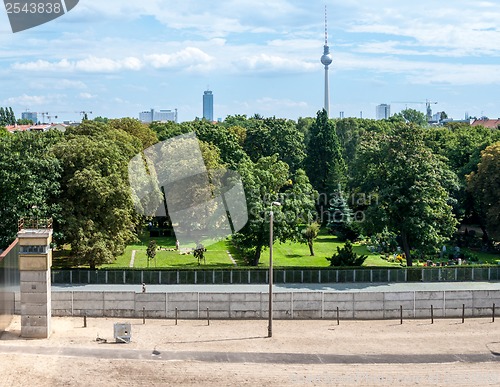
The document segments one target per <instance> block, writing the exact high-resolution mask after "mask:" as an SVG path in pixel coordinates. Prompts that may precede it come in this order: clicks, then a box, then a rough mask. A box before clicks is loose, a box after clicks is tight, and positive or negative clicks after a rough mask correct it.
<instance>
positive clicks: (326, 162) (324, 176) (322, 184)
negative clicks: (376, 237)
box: [305, 110, 347, 205]
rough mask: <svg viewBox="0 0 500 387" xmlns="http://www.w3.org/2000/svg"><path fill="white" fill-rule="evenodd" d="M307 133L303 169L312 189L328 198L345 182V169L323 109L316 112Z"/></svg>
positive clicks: (332, 129)
mask: <svg viewBox="0 0 500 387" xmlns="http://www.w3.org/2000/svg"><path fill="white" fill-rule="evenodd" d="M309 134H310V140H309V143H308V146H307V157H306V160H305V170H306V172H307V176H309V179H310V181H311V184H312V186H313V187H314V189H315V190H317V191H318V192H319V194H320V195H321V197H324V198H328V197H329V196H330V195H332V194H333V193H334V192H335V191H336V190H337V188H338V186H339V184H341V185H342V184H344V183H345V181H346V172H347V170H346V165H345V162H344V159H343V157H342V151H341V149H340V143H339V139H338V137H337V134H336V132H335V127H334V125H333V123H332V121H331V120H329V119H328V115H327V113H326V111H325V110H322V111H319V112H318V115H317V117H316V121H315V122H314V124H313V125H312V127H311V129H310V131H309ZM319 204H323V205H326V204H327V203H326V202H324V203H319Z"/></svg>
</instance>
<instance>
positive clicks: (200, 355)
mask: <svg viewBox="0 0 500 387" xmlns="http://www.w3.org/2000/svg"><path fill="white" fill-rule="evenodd" d="M124 345H126V344H116V343H109V344H99V348H68V347H60V348H54V347H27V346H14V345H12V346H4V345H1V346H0V353H4V354H12V353H21V354H23V355H25V354H33V355H38V356H40V355H47V356H71V357H92V358H97V359H122V360H123V359H125V360H163V361H173V360H177V361H200V362H207V363H257V364H444V363H457V362H460V363H485V362H499V361H500V356H499V354H497V353H479V354H478V353H475V354H435V355H433V354H426V355H411V354H409V355H401V354H398V355H391V354H381V355H335V354H309V353H265V352H264V353H261V352H199V351H196V352H177V351H163V352H162V351H158V350H156V349H153V350H152V351H145V350H137V349H126V348H123V346H124ZM110 347H115V348H110Z"/></svg>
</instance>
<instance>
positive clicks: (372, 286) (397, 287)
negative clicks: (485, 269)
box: [52, 282, 500, 293]
mask: <svg viewBox="0 0 500 387" xmlns="http://www.w3.org/2000/svg"><path fill="white" fill-rule="evenodd" d="M146 289H147V291H148V292H153V293H165V292H168V293H182V292H200V293H267V292H268V290H269V285H266V284H263V285H240V284H238V285H236V284H233V285H148V284H146ZM452 290H500V282H426V283H390V284H387V283H384V284H376V283H338V284H276V285H274V287H273V291H274V292H277V293H279V292H317V291H320V292H408V291H452ZM52 291H56V292H57V291H75V292H83V291H85V292H89V291H99V292H102V291H109V292H114V291H122V292H123V291H135V292H137V293H140V292H142V285H75V284H73V285H70V284H67V285H64V284H54V285H52Z"/></svg>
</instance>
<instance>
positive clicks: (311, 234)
mask: <svg viewBox="0 0 500 387" xmlns="http://www.w3.org/2000/svg"><path fill="white" fill-rule="evenodd" d="M320 226H321V225H320V224H319V223H316V222H314V223H311V224H308V225H307V227H306V228H305V229H303V230H302V235H303V236H304V239H305V241H306V243H307V246H309V252H310V253H311V257H314V246H313V243H314V240H315V239H316V237H317V236H318V234H319V229H320Z"/></svg>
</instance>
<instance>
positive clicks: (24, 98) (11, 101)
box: [6, 94, 59, 106]
mask: <svg viewBox="0 0 500 387" xmlns="http://www.w3.org/2000/svg"><path fill="white" fill-rule="evenodd" d="M57 97H59V96H53V95H52V96H46V95H27V94H23V95H21V96H18V97H10V98H7V100H6V102H7V104H8V105H22V106H47V105H49V104H50V103H52V102H53V101H54V100H55V99H56V98H57Z"/></svg>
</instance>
